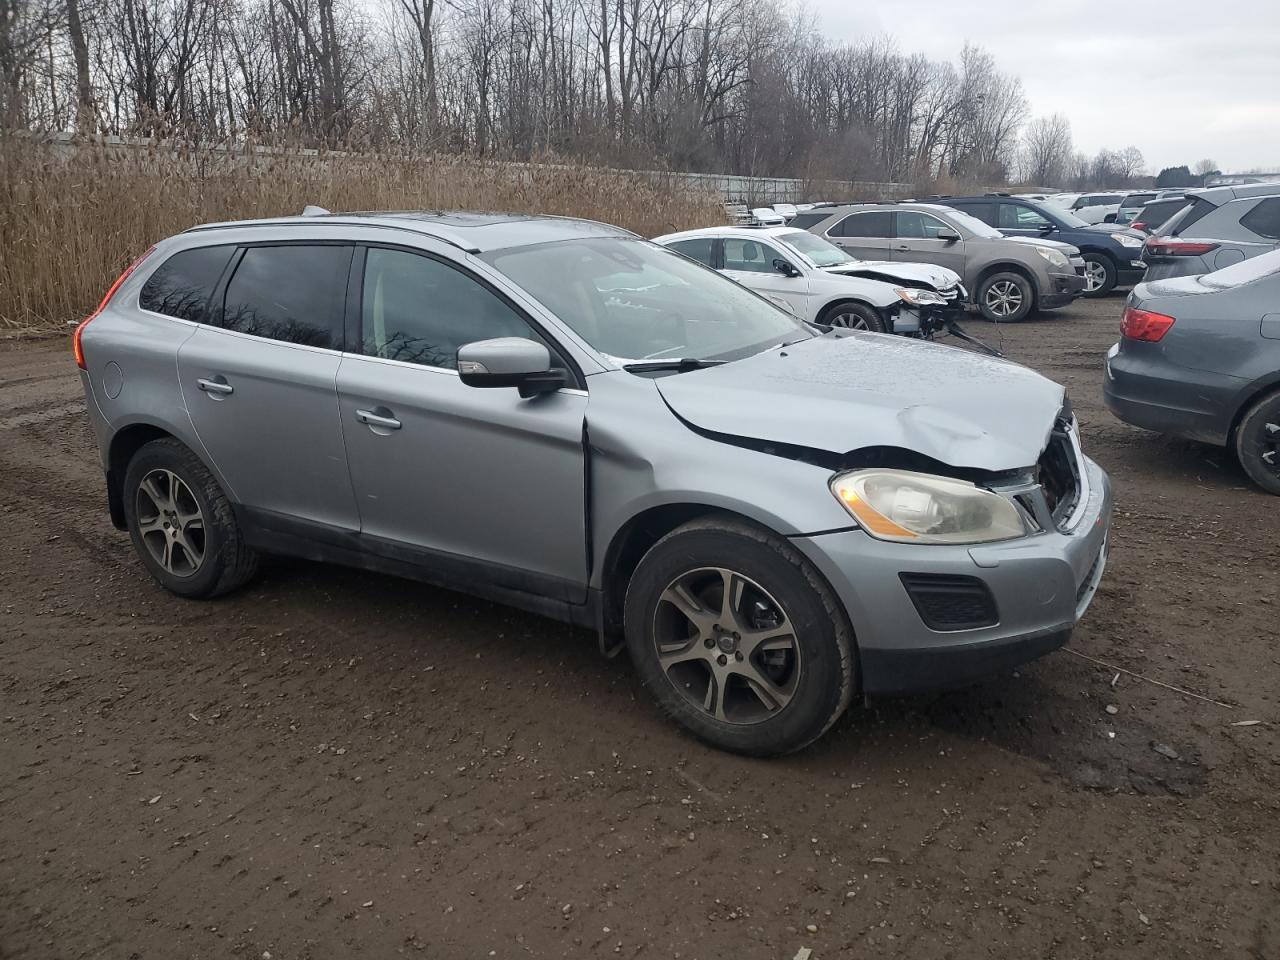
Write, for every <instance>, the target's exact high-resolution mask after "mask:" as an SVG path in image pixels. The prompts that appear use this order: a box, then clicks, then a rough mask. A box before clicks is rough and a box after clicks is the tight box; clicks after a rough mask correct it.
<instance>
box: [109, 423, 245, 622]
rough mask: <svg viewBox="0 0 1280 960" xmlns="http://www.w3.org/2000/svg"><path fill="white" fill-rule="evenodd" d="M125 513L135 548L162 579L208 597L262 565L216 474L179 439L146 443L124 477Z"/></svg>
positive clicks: (179, 590)
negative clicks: (215, 477)
mask: <svg viewBox="0 0 1280 960" xmlns="http://www.w3.org/2000/svg"><path fill="white" fill-rule="evenodd" d="M124 516H125V524H126V526H127V528H128V530H129V537H130V539H131V540H132V541H133V548H134V550H136V551H137V553H138V557H139V558H140V559H141V560H142V563H143V566H145V567H146V568H147V572H149V573H150V574H151V576H152V577H153V578H154V579H155V581H156V582H157V583H159V584H160V586H162V587H164V588H165V589H166V590H168V591H169V592H171V593H176V594H177V595H178V596H180V597H191V598H196V599H207V598H209V597H216V596H218V595H219V594H223V593H227V592H228V591H230V590H234V589H236V587H239V586H241V585H242V584H244V583H245V582H246V581H247V580H249V578H250V577H252V576H253V575H254V573H256V572H257V569H258V554H257V553H256V552H255V551H254V550H252V549H250V548H249V547H248V546H246V545H245V542H244V537H243V535H242V534H241V532H240V528H239V525H238V524H237V523H236V517H235V511H234V510H233V509H232V507H231V501H230V500H228V499H227V496H226V494H225V493H223V492H222V488H221V487H219V486H218V482H217V481H216V480H215V479H214V478H213V474H211V473H210V472H209V470H208V469H207V468H206V467H205V465H204V464H203V463H201V462H200V459H199V458H198V457H197V456H196V455H195V454H194V453H192V452H191V451H190V450H188V449H187V448H186V447H185V446H183V444H181V443H180V442H178V441H177V440H175V439H173V438H165V439H162V440H153V441H151V442H150V443H148V444H145V445H144V446H143V447H142V448H141V449H139V450H138V452H137V453H135V454H134V455H133V459H132V460H130V461H129V467H128V469H127V470H126V471H125V476H124Z"/></svg>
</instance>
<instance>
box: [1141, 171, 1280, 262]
mask: <svg viewBox="0 0 1280 960" xmlns="http://www.w3.org/2000/svg"><path fill="white" fill-rule="evenodd" d="M1152 230H1153V235H1152V236H1151V237H1149V238H1148V239H1147V243H1146V246H1145V247H1144V248H1143V250H1142V259H1143V260H1145V261H1146V263H1147V273H1146V280H1147V282H1151V281H1154V280H1166V279H1168V278H1169V277H1188V276H1195V275H1199V274H1203V273H1213V272H1214V271H1215V270H1221V269H1223V268H1224V267H1229V266H1231V265H1232V264H1236V263H1240V262H1241V261H1242V260H1248V259H1250V258H1251V257H1256V256H1258V255H1259V254H1263V253H1268V252H1270V251H1272V250H1275V249H1277V248H1280V183H1249V184H1242V185H1240V186H1235V187H1213V188H1212V189H1210V190H1197V191H1195V192H1194V193H1188V194H1187V195H1186V205H1185V206H1182V207H1181V208H1180V209H1179V210H1178V211H1177V212H1176V213H1174V214H1173V215H1172V216H1171V217H1170V218H1169V219H1168V220H1167V221H1166V222H1164V223H1162V224H1159V225H1152Z"/></svg>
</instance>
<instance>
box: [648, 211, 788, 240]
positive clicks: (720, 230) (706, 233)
mask: <svg viewBox="0 0 1280 960" xmlns="http://www.w3.org/2000/svg"><path fill="white" fill-rule="evenodd" d="M804 212H805V213H811V212H812V211H809V210H806V211H804ZM808 232H809V231H808V230H804V229H802V228H800V227H788V226H785V225H784V226H774V227H747V226H737V225H735V224H725V225H723V226H719V227H698V228H697V229H695V230H681V231H680V232H678V233H668V234H665V235H664V236H661V237H655V238H654V239H655V240H658V241H662V242H670V241H672V240H693V239H696V238H697V237H743V238H749V237H781V236H785V235H786V234H788V233H808Z"/></svg>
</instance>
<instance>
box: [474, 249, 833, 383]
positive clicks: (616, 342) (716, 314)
mask: <svg viewBox="0 0 1280 960" xmlns="http://www.w3.org/2000/svg"><path fill="white" fill-rule="evenodd" d="M483 259H485V260H487V261H488V262H489V263H490V264H492V265H493V267H494V268H495V269H497V270H498V271H499V272H501V273H502V274H504V275H505V276H507V277H508V278H509V279H510V280H511V281H512V282H513V283H515V284H516V285H517V286H519V287H521V288H523V289H524V290H525V291H527V292H528V293H529V295H530V296H532V297H533V298H534V299H536V300H538V301H539V302H540V303H541V304H542V305H543V306H545V307H546V308H547V309H548V310H549V311H550V312H551V313H553V314H554V315H555V316H557V317H559V318H560V321H561V322H562V323H564V324H565V325H566V326H568V327H569V328H571V329H572V330H573V331H574V332H575V333H577V334H578V336H580V337H581V338H582V339H583V340H584V341H586V342H587V343H589V344H590V345H591V346H592V347H593V348H594V349H595V350H597V351H598V352H600V353H602V354H605V355H607V356H609V357H612V358H614V359H620V360H663V359H684V358H689V359H697V360H732V359H737V358H738V357H744V356H748V355H750V354H752V353H758V352H759V351H761V350H763V349H765V348H767V347H770V346H776V345H778V344H781V343H788V342H792V341H795V340H798V339H804V338H806V337H809V336H811V334H810V332H809V330H808V328H807V327H805V326H804V325H803V324H802V323H801V322H800V321H798V320H796V319H795V318H794V317H792V316H790V315H789V314H787V313H784V312H783V311H782V310H780V309H779V308H778V307H775V306H774V305H773V304H771V303H770V302H769V301H767V300H765V299H763V298H762V297H759V296H757V295H756V294H754V293H752V292H751V291H750V290H747V289H746V288H745V287H743V286H741V285H739V284H737V283H735V282H734V281H732V280H730V279H729V278H728V277H725V276H723V275H721V274H719V273H716V272H715V271H712V270H705V269H703V268H702V267H701V266H699V265H698V264H696V263H690V262H689V261H688V260H686V259H685V258H684V257H681V256H679V255H677V254H675V253H673V252H672V251H670V250H667V249H666V248H664V247H660V246H658V245H656V244H652V243H648V242H646V241H643V240H630V239H623V238H594V239H578V240H560V241H554V242H551V243H541V244H535V245H531V246H526V247H511V248H507V249H504V250H494V251H491V252H489V253H486V254H484V255H483Z"/></svg>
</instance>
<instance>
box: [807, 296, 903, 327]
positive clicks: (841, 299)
mask: <svg viewBox="0 0 1280 960" xmlns="http://www.w3.org/2000/svg"><path fill="white" fill-rule="evenodd" d="M846 303H848V304H853V305H854V306H858V307H866V308H868V309H869V310H874V311H875V312H876V313H877V314H879V315H880V319H881V320H883V321H884V322H885V324H886V325H887V326H889V327H890V329H892V326H893V324H892V322H891V321H892V319H893V314H894V313H896V312H897V311H896V310H893V309H892V308H893V304H891V303H890V304H884V305H881V304H877V303H872V302H871V301H870V300H864V299H862V298H861V297H856V296H852V295H850V294H842V295H840V296H836V297H832V298H831V299H830V300H828V301H827V302H826V303H824V304H823V305H822V306H821V307H820V308H819V309H818V312H817V313H816V314H815V315H814V322H815V323H821V322H822V318H823V317H824V316H826V314H827V311H829V310H830V309H831V308H832V307H838V306H842V305H844V304H846Z"/></svg>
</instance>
